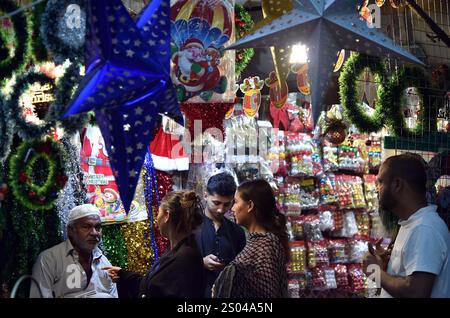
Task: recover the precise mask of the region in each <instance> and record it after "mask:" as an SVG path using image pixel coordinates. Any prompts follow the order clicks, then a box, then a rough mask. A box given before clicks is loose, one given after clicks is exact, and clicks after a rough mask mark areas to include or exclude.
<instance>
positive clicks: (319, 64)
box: [228, 0, 423, 123]
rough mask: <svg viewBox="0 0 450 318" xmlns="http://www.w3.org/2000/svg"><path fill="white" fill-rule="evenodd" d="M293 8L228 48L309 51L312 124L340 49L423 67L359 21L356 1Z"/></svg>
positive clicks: (305, 3) (309, 2)
mask: <svg viewBox="0 0 450 318" xmlns="http://www.w3.org/2000/svg"><path fill="white" fill-rule="evenodd" d="M292 5H293V9H292V10H291V11H288V12H286V13H284V14H283V15H282V16H280V17H279V18H277V19H274V20H273V21H271V22H270V23H268V24H266V25H264V26H262V27H260V28H255V30H254V32H253V33H251V34H249V35H247V36H246V37H244V38H242V39H240V40H238V41H237V42H236V43H234V44H233V45H231V46H230V47H228V49H242V48H247V47H267V46H273V45H276V46H278V47H283V46H288V45H291V44H293V43H298V42H301V43H302V44H305V45H306V46H307V47H308V48H309V52H310V55H311V56H310V59H309V79H310V83H311V103H312V108H313V120H314V123H316V122H317V119H318V117H319V115H320V112H321V111H322V110H323V109H324V108H325V107H324V106H325V105H324V99H325V94H326V93H327V88H328V87H329V84H330V79H331V76H332V73H333V65H334V64H335V62H336V53H337V52H339V51H340V50H341V49H347V50H352V51H358V52H362V53H365V54H368V55H385V56H391V57H396V58H400V59H402V60H405V61H407V62H412V63H416V64H420V65H423V63H422V62H421V61H420V60H418V59H417V58H416V57H415V56H414V55H412V54H410V53H408V52H406V51H405V50H403V49H402V48H400V47H398V46H396V45H395V44H394V42H393V41H392V40H391V39H390V38H389V37H388V36H386V35H384V34H383V33H382V32H377V31H375V30H374V29H370V28H369V27H368V26H367V25H366V22H364V21H361V19H360V16H359V11H358V5H357V2H354V1H347V0H330V1H312V0H305V1H292Z"/></svg>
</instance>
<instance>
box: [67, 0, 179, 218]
mask: <svg viewBox="0 0 450 318" xmlns="http://www.w3.org/2000/svg"><path fill="white" fill-rule="evenodd" d="M168 10H169V6H168V1H162V2H160V3H159V5H158V6H156V5H154V6H152V5H151V4H150V5H148V6H147V7H146V8H145V9H144V13H143V14H142V16H141V18H140V20H139V21H138V22H137V25H136V23H135V22H134V21H133V19H132V18H131V17H130V15H129V13H128V12H127V10H126V8H125V7H124V6H123V4H122V2H121V1H119V0H113V1H108V2H107V1H103V0H102V1H95V2H89V6H88V8H87V12H88V17H87V26H88V27H87V30H88V31H87V35H86V46H87V47H88V48H89V50H88V51H87V52H88V56H87V58H86V62H87V63H86V64H87V72H86V77H85V79H84V81H83V82H82V83H81V84H80V86H79V88H78V90H77V93H76V94H75V97H74V98H73V100H72V102H71V104H70V105H69V107H68V111H67V112H66V113H65V116H70V115H73V114H77V113H81V112H85V111H87V110H90V109H94V111H95V113H96V120H97V123H98V125H99V126H100V129H101V131H102V135H103V138H104V139H105V143H106V145H107V147H108V152H109V153H110V160H111V167H112V169H113V171H114V173H115V178H116V182H117V185H118V188H119V192H120V194H121V199H122V201H123V205H124V208H125V211H128V210H129V208H130V205H131V201H132V198H133V195H134V192H135V187H136V184H137V181H138V178H139V171H140V169H141V167H142V163H143V161H144V156H145V152H146V145H148V144H149V142H150V140H151V138H152V136H151V133H152V131H153V128H152V127H154V126H155V125H156V116H157V113H159V112H161V113H166V112H167V113H168V116H170V117H172V118H174V119H176V120H177V121H178V122H182V116H181V113H180V110H179V107H178V103H177V100H176V97H175V91H174V88H173V86H172V84H171V81H170V78H169V77H168V76H169V69H168V68H169V65H167V66H166V65H164V64H161V62H160V60H159V59H161V60H164V59H165V55H166V54H168V52H169V36H170V34H169V14H168ZM153 14H155V15H156V16H157V20H158V21H159V22H158V23H153V24H148V22H149V20H150V19H151V18H152V16H153ZM104 15H106V16H108V17H109V18H108V19H104V18H101V17H102V16H104ZM157 28H161V29H162V30H159V31H158V30H157ZM150 29H151V30H153V31H154V32H150V35H151V34H152V33H153V34H155V35H158V41H159V43H164V44H165V48H166V49H165V50H161V46H158V47H155V45H156V41H155V38H153V37H151V38H149V34H148V31H149V30H150ZM96 30H97V31H98V32H95V31H96ZM125 30H127V31H126V32H125ZM141 30H143V31H142V32H141ZM162 31H164V32H162ZM130 43H132V46H131V47H130ZM156 50H157V51H156ZM161 56H162V57H161ZM144 74H145V76H144ZM93 83H95V85H93ZM149 105H150V106H149Z"/></svg>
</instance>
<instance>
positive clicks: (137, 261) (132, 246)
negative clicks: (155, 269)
mask: <svg viewBox="0 0 450 318" xmlns="http://www.w3.org/2000/svg"><path fill="white" fill-rule="evenodd" d="M149 222H150V221H149V220H145V221H138V222H132V223H127V224H124V225H123V226H122V228H121V230H122V235H123V238H124V240H125V244H126V246H127V250H128V268H127V269H128V270H130V271H133V272H136V273H140V274H142V275H144V274H145V273H147V271H148V270H149V269H150V264H151V262H152V261H153V260H154V259H155V254H154V251H153V249H152V247H151V241H150V239H149V238H150V227H149Z"/></svg>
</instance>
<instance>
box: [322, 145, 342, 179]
mask: <svg viewBox="0 0 450 318" xmlns="http://www.w3.org/2000/svg"><path fill="white" fill-rule="evenodd" d="M338 169H339V162H338V147H336V146H333V145H332V144H330V143H329V142H327V141H324V145H323V171H324V172H333V171H338Z"/></svg>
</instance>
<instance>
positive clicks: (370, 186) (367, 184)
mask: <svg viewBox="0 0 450 318" xmlns="http://www.w3.org/2000/svg"><path fill="white" fill-rule="evenodd" d="M376 180H377V177H376V176H375V175H373V174H368V175H365V176H364V192H365V196H366V202H367V207H368V209H369V210H376V209H378V191H377V184H376Z"/></svg>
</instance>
